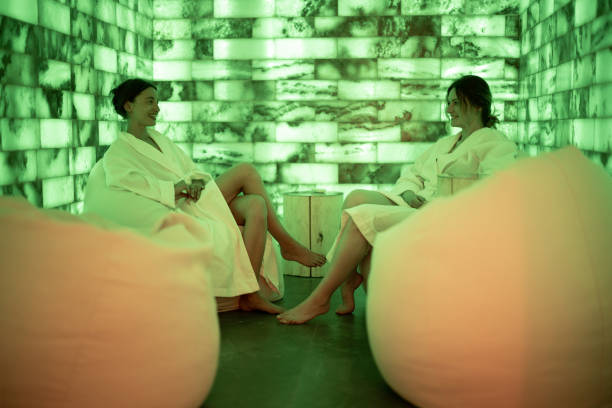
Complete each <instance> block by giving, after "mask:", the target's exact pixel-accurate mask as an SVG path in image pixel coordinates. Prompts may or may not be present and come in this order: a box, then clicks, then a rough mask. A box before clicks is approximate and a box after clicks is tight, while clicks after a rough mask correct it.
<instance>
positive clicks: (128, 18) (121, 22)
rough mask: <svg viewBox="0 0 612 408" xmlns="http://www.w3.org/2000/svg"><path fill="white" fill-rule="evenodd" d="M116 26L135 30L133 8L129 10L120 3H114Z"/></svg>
mask: <svg viewBox="0 0 612 408" xmlns="http://www.w3.org/2000/svg"><path fill="white" fill-rule="evenodd" d="M116 8H117V9H116V13H117V27H120V28H123V29H125V30H128V31H132V32H134V31H136V14H135V12H134V10H130V9H129V8H128V7H125V6H123V5H121V4H116Z"/></svg>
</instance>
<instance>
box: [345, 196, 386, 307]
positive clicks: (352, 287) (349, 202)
mask: <svg viewBox="0 0 612 408" xmlns="http://www.w3.org/2000/svg"><path fill="white" fill-rule="evenodd" d="M361 204H379V205H396V204H395V203H394V202H393V201H391V200H389V199H388V198H387V197H385V196H384V195H382V194H380V193H379V192H377V191H370V190H355V191H351V192H350V193H349V195H348V196H347V197H346V200H344V205H343V206H342V208H343V209H346V208H351V207H356V206H358V205H361ZM369 259H370V256H369V253H368V256H367V258H366V261H368V262H362V263H361V265H360V268H362V267H363V266H366V265H367V267H368V270H367V271H365V272H366V273H369ZM359 272H361V274H359V273H358V272H357V268H355V269H354V270H353V271H351V273H350V274H349V275H348V277H347V278H346V280H345V281H344V282H343V283H342V287H341V289H340V292H341V293H342V304H341V305H340V306H338V307H337V308H336V313H337V314H339V315H345V314H350V313H353V310H355V295H354V293H355V291H356V290H357V288H358V287H359V285H361V283H362V282H364V286H365V284H366V283H365V281H366V279H367V278H366V275H364V271H363V270H360V271H359Z"/></svg>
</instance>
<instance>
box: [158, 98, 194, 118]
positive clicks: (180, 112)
mask: <svg viewBox="0 0 612 408" xmlns="http://www.w3.org/2000/svg"><path fill="white" fill-rule="evenodd" d="M159 119H160V120H164V121H170V122H174V121H176V122H191V121H192V119H193V115H192V102H159Z"/></svg>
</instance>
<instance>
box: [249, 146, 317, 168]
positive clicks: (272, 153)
mask: <svg viewBox="0 0 612 408" xmlns="http://www.w3.org/2000/svg"><path fill="white" fill-rule="evenodd" d="M311 146H312V144H310V143H255V148H254V150H255V154H254V157H253V158H254V160H255V162H257V163H295V162H308V161H312V152H311Z"/></svg>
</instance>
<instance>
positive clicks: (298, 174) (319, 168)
mask: <svg viewBox="0 0 612 408" xmlns="http://www.w3.org/2000/svg"><path fill="white" fill-rule="evenodd" d="M279 167H280V175H281V182H283V183H286V184H319V183H327V184H337V183H338V165H337V164H329V163H317V164H314V163H281V164H279Z"/></svg>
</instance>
